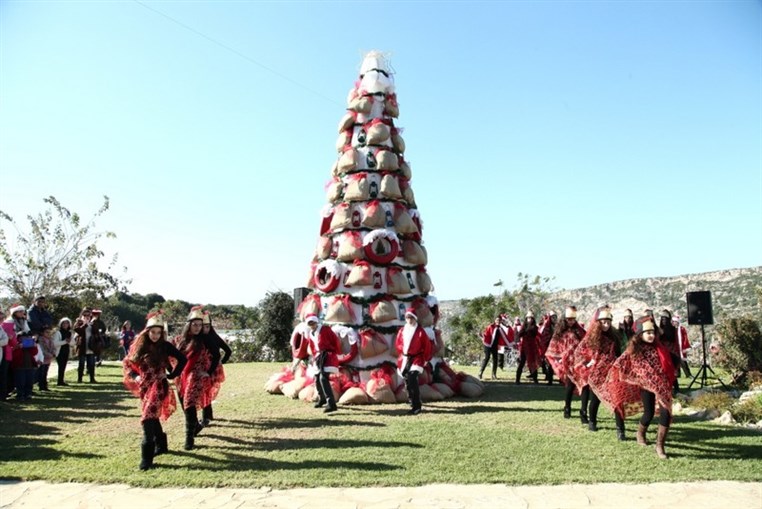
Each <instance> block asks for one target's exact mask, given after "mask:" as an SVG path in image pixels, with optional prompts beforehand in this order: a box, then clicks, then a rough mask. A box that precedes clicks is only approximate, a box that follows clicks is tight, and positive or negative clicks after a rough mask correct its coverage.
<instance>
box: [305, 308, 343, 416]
mask: <svg viewBox="0 0 762 509" xmlns="http://www.w3.org/2000/svg"><path fill="white" fill-rule="evenodd" d="M304 321H305V322H306V323H307V327H309V334H308V338H309V352H310V354H311V355H312V359H313V362H314V363H315V368H316V370H317V380H315V387H316V388H317V391H318V395H319V396H320V399H319V400H318V402H317V403H315V408H320V407H322V406H324V405H325V404H328V406H327V407H326V408H325V410H323V412H325V413H330V412H335V411H336V410H337V407H336V399H335V398H334V396H333V389H332V388H331V383H330V380H329V379H328V377H329V376H330V373H338V371H339V355H338V354H339V353H341V341H340V340H339V337H338V336H337V335H336V333H335V332H333V331H332V330H331V328H330V327H326V326H324V325H321V324H320V321H319V320H318V317H317V316H316V315H310V316H308V317H307V318H306V319H305V320H304Z"/></svg>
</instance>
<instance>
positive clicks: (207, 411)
mask: <svg viewBox="0 0 762 509" xmlns="http://www.w3.org/2000/svg"><path fill="white" fill-rule="evenodd" d="M201 419H202V421H201V425H202V426H209V423H210V422H211V421H212V420H213V419H214V412H212V405H208V406H205V407H204V409H203V410H202V411H201Z"/></svg>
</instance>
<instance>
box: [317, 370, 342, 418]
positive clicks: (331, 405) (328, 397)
mask: <svg viewBox="0 0 762 509" xmlns="http://www.w3.org/2000/svg"><path fill="white" fill-rule="evenodd" d="M320 384H321V385H322V386H323V394H325V402H326V403H327V404H328V406H327V407H326V408H325V410H323V412H325V413H327V414H328V413H331V412H335V411H336V410H338V408H337V407H336V400H335V399H334V397H333V388H332V387H331V382H330V380H329V379H328V374H327V373H320Z"/></svg>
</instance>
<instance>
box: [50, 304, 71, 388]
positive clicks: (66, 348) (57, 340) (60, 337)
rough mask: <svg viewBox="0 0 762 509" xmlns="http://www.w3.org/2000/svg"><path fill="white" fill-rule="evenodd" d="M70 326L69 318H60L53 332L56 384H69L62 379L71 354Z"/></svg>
mask: <svg viewBox="0 0 762 509" xmlns="http://www.w3.org/2000/svg"><path fill="white" fill-rule="evenodd" d="M71 342H72V328H71V319H70V318H61V320H59V322H58V330H57V331H55V332H54V333H53V344H54V345H55V347H56V364H58V381H57V383H56V385H58V386H65V385H69V384H67V383H66V382H65V381H64V374H65V373H66V364H67V363H68V362H69V355H70V354H71Z"/></svg>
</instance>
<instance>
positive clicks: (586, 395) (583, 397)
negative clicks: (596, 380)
mask: <svg viewBox="0 0 762 509" xmlns="http://www.w3.org/2000/svg"><path fill="white" fill-rule="evenodd" d="M575 387H576V386H575V385H574V382H572V381H571V380H569V379H568V378H567V379H566V398H565V399H564V403H565V407H566V408H571V400H572V396H574V388H575ZM588 399H590V386H589V385H586V386H584V387H583V388H582V392H581V393H580V394H579V400H580V403H581V405H580V409H579V411H580V412H582V413H585V414H586V413H587V400H588Z"/></svg>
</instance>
